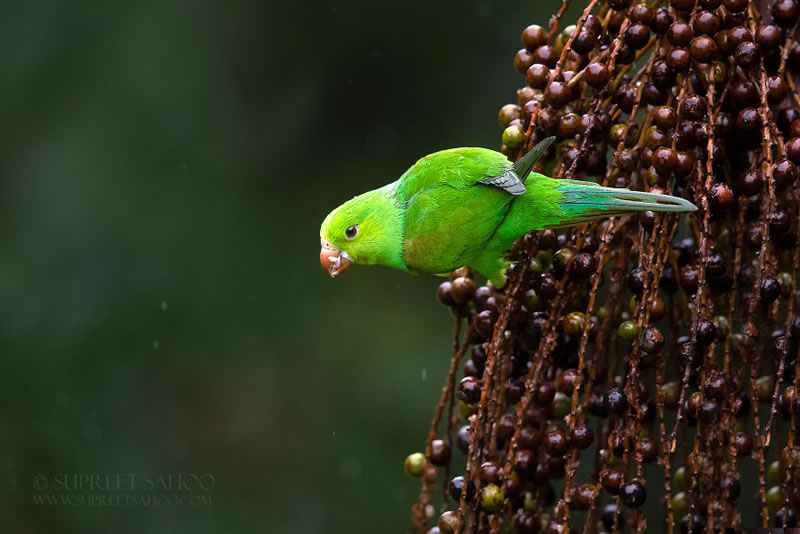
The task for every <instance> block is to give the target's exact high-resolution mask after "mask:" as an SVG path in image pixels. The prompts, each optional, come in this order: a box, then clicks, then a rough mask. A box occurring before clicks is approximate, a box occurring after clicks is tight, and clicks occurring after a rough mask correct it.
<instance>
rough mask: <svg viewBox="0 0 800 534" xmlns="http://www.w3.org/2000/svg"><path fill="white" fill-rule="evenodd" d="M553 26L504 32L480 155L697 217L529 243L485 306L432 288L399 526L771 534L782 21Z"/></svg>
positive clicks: (713, 6) (795, 337) (796, 55)
mask: <svg viewBox="0 0 800 534" xmlns="http://www.w3.org/2000/svg"><path fill="white" fill-rule="evenodd" d="M568 5H569V0H565V2H564V4H563V6H562V8H561V9H560V10H559V12H558V13H557V14H556V15H555V16H554V17H553V18H552V19H551V22H550V26H549V28H544V27H541V26H537V25H532V26H528V27H527V28H525V30H524V31H523V33H522V43H523V45H524V48H522V49H521V50H520V51H519V52H517V54H516V56H515V57H514V62H513V63H514V67H515V68H516V69H517V70H518V71H519V72H520V74H523V75H524V76H525V86H524V87H523V88H521V89H519V91H517V102H516V103H513V104H507V105H505V106H503V107H502V109H501V110H500V113H499V122H500V124H501V127H502V128H503V133H502V143H503V146H502V150H503V152H504V153H505V154H506V155H507V156H508V157H509V158H510V159H517V158H519V157H520V156H521V155H523V154H524V153H525V152H526V151H527V150H528V149H529V148H530V147H532V146H533V145H534V144H535V143H536V142H537V141H538V140H540V139H542V138H544V137H546V136H550V135H555V136H556V137H557V138H558V143H557V144H556V145H554V147H553V148H551V149H550V151H549V152H548V153H547V154H546V156H545V157H544V158H543V160H542V162H541V163H540V164H537V165H540V168H539V170H540V171H542V172H545V173H546V174H549V175H551V176H554V177H557V178H578V179H583V180H595V181H597V182H600V183H602V184H604V185H610V186H618V187H627V188H631V189H636V190H648V191H654V192H662V193H667V194H672V195H676V196H681V197H685V198H687V199H689V200H691V201H692V202H694V204H696V205H697V206H698V208H699V209H698V211H697V212H695V213H693V214H691V215H688V216H682V217H677V216H674V215H663V214H658V213H653V212H642V213H640V214H639V215H638V216H632V217H630V216H629V217H621V218H619V217H617V218H611V219H608V220H605V221H599V222H594V223H586V224H582V225H580V226H577V227H574V228H568V229H564V230H558V231H555V230H546V231H542V232H534V233H532V234H530V235H528V236H526V237H525V238H523V239H521V240H520V242H519V243H518V244H517V245H516V246H515V248H514V250H513V251H511V259H512V261H513V263H512V266H511V268H510V269H509V272H508V282H507V283H506V285H505V287H503V288H497V287H492V285H491V284H490V283H487V284H486V285H479V283H477V282H476V280H475V278H474V275H473V273H472V272H470V271H469V269H466V268H463V269H461V270H459V271H457V272H455V273H453V274H452V275H451V279H450V280H449V281H446V282H444V283H442V284H441V285H440V286H439V288H438V291H437V296H438V299H439V300H440V301H441V302H442V303H443V304H445V305H446V306H448V307H449V308H450V309H451V310H452V312H453V314H454V316H455V317H456V321H455V322H456V325H455V333H454V346H455V350H454V354H453V359H452V362H451V366H450V372H449V374H448V377H447V380H446V383H445V386H444V388H443V391H442V396H441V399H440V402H439V403H438V405H437V406H436V410H435V414H434V419H433V423H432V425H431V428H430V431H429V434H428V439H427V441H426V444H425V451H424V453H416V454H412V455H411V456H409V457H408V459H407V460H406V470H407V472H408V473H410V474H411V475H414V476H419V477H420V478H421V481H422V489H421V493H420V499H419V502H418V503H417V504H416V505H415V506H414V507H413V510H412V517H413V523H414V527H415V529H416V531H417V532H428V533H429V534H434V533H437V532H439V533H449V532H501V531H503V532H515V533H518V534H528V533H538V532H553V533H555V532H564V533H566V532H600V531H608V532H644V531H645V529H646V528H651V529H653V530H656V531H660V530H662V529H663V530H665V531H668V532H670V533H672V532H673V531H675V530H680V531H681V532H736V531H740V530H743V529H749V528H755V527H762V526H763V527H767V526H777V527H781V526H785V527H792V526H795V525H796V524H797V522H798V514H800V443H798V439H797V438H796V436H795V434H796V432H797V430H798V422H800V357H798V356H799V353H800V314H799V313H798V312H797V310H798V309H800V292H798V279H797V278H798V275H799V274H800V268H799V267H800V245H799V244H798V231H799V230H800V228H798V226H799V225H800V184H799V183H798V172H797V165H800V110H798V107H800V93H798V91H797V89H796V87H795V79H794V78H793V76H795V74H796V71H797V70H798V69H800V43H798V42H797V41H798V40H797V31H796V30H797V25H798V15H800V6H798V2H797V0H774V1H773V2H766V1H760V2H753V1H749V0H670V1H669V3H668V4H666V3H664V2H662V1H660V0H655V1H653V2H651V3H649V4H648V3H644V2H640V3H635V2H632V0H604V1H601V0H590V1H589V2H588V4H587V5H586V8H585V10H584V11H583V14H582V15H581V16H580V17H579V19H578V20H577V22H576V24H574V25H570V26H567V27H565V28H563V30H562V29H560V25H561V19H562V18H563V16H564V14H565V12H566V10H567V7H568ZM453 449H456V450H458V451H460V452H454V450H453ZM451 471H452V472H451ZM437 487H441V497H440V493H439V492H437V491H436V488H437ZM437 508H439V510H438V511H437ZM645 508H646V509H647V510H648V513H647V517H646V516H645V514H644V512H643V510H644V509H645Z"/></svg>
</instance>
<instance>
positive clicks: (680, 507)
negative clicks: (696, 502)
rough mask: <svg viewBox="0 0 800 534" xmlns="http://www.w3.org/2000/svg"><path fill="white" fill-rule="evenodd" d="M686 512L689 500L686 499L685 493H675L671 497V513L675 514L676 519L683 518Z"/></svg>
mask: <svg viewBox="0 0 800 534" xmlns="http://www.w3.org/2000/svg"><path fill="white" fill-rule="evenodd" d="M688 510H689V500H688V498H687V497H686V492H684V491H682V492H680V493H676V494H675V496H673V497H672V511H673V512H675V515H677V516H678V517H683V516H684V515H686V512H687V511H688Z"/></svg>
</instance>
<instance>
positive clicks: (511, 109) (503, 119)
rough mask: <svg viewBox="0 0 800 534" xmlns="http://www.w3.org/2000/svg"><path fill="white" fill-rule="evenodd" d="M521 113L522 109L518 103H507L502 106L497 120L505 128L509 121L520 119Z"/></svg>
mask: <svg viewBox="0 0 800 534" xmlns="http://www.w3.org/2000/svg"><path fill="white" fill-rule="evenodd" d="M520 114H521V110H520V108H519V106H518V105H516V104H506V105H505V106H503V107H502V108H500V113H498V114H497V122H498V123H499V124H500V126H502V127H503V128H506V127H507V126H508V123H510V122H511V121H513V120H515V119H519V118H520Z"/></svg>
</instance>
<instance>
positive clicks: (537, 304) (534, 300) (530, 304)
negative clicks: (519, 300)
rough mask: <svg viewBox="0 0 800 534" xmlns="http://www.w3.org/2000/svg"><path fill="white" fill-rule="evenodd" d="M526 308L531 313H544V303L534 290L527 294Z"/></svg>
mask: <svg viewBox="0 0 800 534" xmlns="http://www.w3.org/2000/svg"><path fill="white" fill-rule="evenodd" d="M525 307H526V308H527V309H528V311H530V312H536V311H542V310H543V309H544V302H543V301H542V299H541V298H540V297H539V295H537V294H536V291H534V290H533V289H529V290H528V291H527V292H526V293H525Z"/></svg>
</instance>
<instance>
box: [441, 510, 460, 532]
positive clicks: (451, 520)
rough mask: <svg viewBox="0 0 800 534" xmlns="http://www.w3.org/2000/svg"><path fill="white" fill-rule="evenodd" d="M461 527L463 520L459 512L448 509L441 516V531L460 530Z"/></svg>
mask: <svg viewBox="0 0 800 534" xmlns="http://www.w3.org/2000/svg"><path fill="white" fill-rule="evenodd" d="M460 529H461V521H460V520H459V518H458V512H454V511H453V510H448V511H447V512H445V513H443V514H442V515H440V516H439V531H440V532H442V533H445V532H446V533H448V534H449V533H451V532H458V531H459V530H460Z"/></svg>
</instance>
